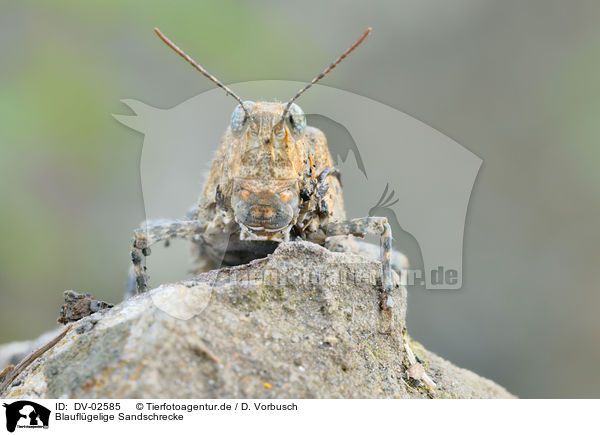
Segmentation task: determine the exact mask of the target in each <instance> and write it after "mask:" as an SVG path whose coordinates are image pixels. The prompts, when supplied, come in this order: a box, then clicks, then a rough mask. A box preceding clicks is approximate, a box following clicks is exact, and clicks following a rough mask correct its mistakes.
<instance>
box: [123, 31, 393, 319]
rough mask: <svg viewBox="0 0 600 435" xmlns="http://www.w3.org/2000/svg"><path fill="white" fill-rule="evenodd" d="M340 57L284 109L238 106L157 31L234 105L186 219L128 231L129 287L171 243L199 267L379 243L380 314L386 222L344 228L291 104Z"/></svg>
mask: <svg viewBox="0 0 600 435" xmlns="http://www.w3.org/2000/svg"><path fill="white" fill-rule="evenodd" d="M369 31H370V30H368V31H367V32H365V34H364V35H363V36H362V38H361V39H359V41H358V42H357V43H355V44H354V45H353V46H352V47H350V49H349V50H347V51H346V52H345V53H344V54H343V55H342V56H341V57H340V58H338V60H336V61H335V62H334V63H333V64H332V65H331V66H330V67H329V68H328V69H326V70H325V71H324V72H323V73H321V74H320V75H319V76H317V77H316V78H315V79H314V80H313V81H312V82H310V83H309V84H308V85H307V86H305V88H303V89H302V90H301V91H299V92H298V93H297V94H296V96H294V97H293V98H292V99H291V100H290V101H288V102H287V103H276V102H252V101H245V102H242V101H241V99H240V98H239V97H237V96H236V95H235V94H233V92H232V91H231V90H230V89H229V88H227V87H226V86H224V85H223V84H221V83H220V82H218V80H216V79H215V78H214V77H213V76H211V75H210V74H208V73H207V72H206V71H205V70H204V69H203V68H202V67H200V66H199V65H198V64H196V63H195V62H194V61H193V60H192V59H191V58H190V57H189V56H187V55H185V53H183V52H182V51H181V50H180V49H179V48H178V47H177V46H175V45H174V44H173V43H172V42H171V41H169V40H168V39H167V38H166V37H165V36H164V35H162V34H161V33H160V32H159V31H157V33H158V34H159V36H160V37H161V38H162V39H163V40H164V41H165V42H166V43H167V44H168V45H170V46H171V47H172V48H173V49H174V50H176V51H177V52H178V53H179V54H180V55H181V56H182V57H184V58H185V59H186V60H187V61H188V62H190V63H191V64H192V65H194V67H196V68H197V69H198V70H199V71H201V72H202V73H203V74H204V75H205V76H207V77H208V78H209V79H211V80H212V81H214V82H215V83H217V85H219V86H220V87H222V88H223V89H225V90H226V91H227V92H228V93H229V94H231V95H233V96H234V98H236V100H237V101H238V102H239V104H238V106H237V107H236V109H235V110H234V112H233V115H232V118H231V122H230V125H229V127H228V128H227V130H226V132H225V134H224V136H223V139H222V141H221V145H220V146H219V148H218V150H217V153H216V156H215V158H214V161H213V165H212V168H211V170H210V172H209V174H208V177H207V180H206V183H205V187H204V192H203V194H202V195H201V197H200V199H199V200H198V202H197V203H196V205H195V206H194V207H193V208H192V209H191V210H190V212H189V213H188V216H187V219H186V220H181V221H168V222H152V221H151V222H147V223H145V224H143V225H142V226H141V227H140V228H139V229H137V230H136V231H135V238H134V243H133V247H132V262H133V272H134V278H135V281H133V280H132V285H131V287H137V290H138V291H144V290H145V289H146V288H147V276H146V271H145V266H144V265H143V257H144V256H147V255H149V254H150V246H151V245H153V244H155V243H157V242H160V241H168V240H169V239H171V238H174V237H178V238H184V239H188V240H190V241H192V242H193V246H194V251H195V254H196V257H197V260H199V261H203V262H205V263H208V264H205V266H208V267H218V266H220V265H221V264H224V265H234V264H241V263H244V262H247V261H249V260H251V259H253V258H258V257H262V256H264V255H266V254H268V253H270V252H272V251H273V250H274V248H275V247H276V245H277V243H279V242H281V241H287V240H295V239H303V240H308V241H312V242H314V243H318V244H326V242H327V240H328V239H329V238H330V237H333V236H347V235H352V236H356V237H364V236H365V235H366V234H376V235H379V236H381V256H382V277H383V279H382V282H383V298H382V300H383V308H384V309H386V310H387V308H389V301H390V300H391V299H390V298H389V294H390V292H391V291H392V288H393V283H392V275H391V257H392V235H391V231H390V226H389V224H388V222H387V219H386V218H382V217H366V218H359V219H353V220H351V221H346V220H345V219H346V214H345V211H344V202H343V197H342V188H341V184H340V176H339V173H338V171H337V170H336V169H335V168H334V167H333V163H332V159H331V155H330V153H329V150H328V148H327V139H326V138H325V135H324V134H323V133H322V132H321V131H320V130H318V129H316V128H313V127H310V126H307V125H306V117H305V115H304V113H303V111H302V109H301V108H300V107H299V106H298V105H296V104H295V103H294V102H293V101H294V100H295V99H296V98H297V97H298V96H299V95H301V94H302V93H303V92H304V91H305V90H306V89H308V88H309V87H310V86H312V84H314V83H316V81H318V80H319V79H320V78H321V77H323V76H324V75H325V74H326V73H327V72H329V71H330V70H331V69H332V68H333V67H334V66H335V65H337V63H339V62H340V61H341V60H342V59H343V58H344V57H345V56H346V55H347V54H348V53H349V52H350V51H352V50H353V49H354V48H355V47H356V46H357V45H358V44H359V43H360V42H362V40H363V39H364V38H365V37H366V36H367V35H368V33H369Z"/></svg>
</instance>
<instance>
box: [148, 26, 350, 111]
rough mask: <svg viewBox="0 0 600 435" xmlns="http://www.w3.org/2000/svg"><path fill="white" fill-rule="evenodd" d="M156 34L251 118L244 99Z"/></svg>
mask: <svg viewBox="0 0 600 435" xmlns="http://www.w3.org/2000/svg"><path fill="white" fill-rule="evenodd" d="M154 33H156V34H157V35H158V37H159V38H160V39H162V40H163V42H164V43H165V44H167V45H168V46H169V47H171V48H172V49H173V50H174V51H175V52H176V53H177V54H178V55H180V56H181V57H183V58H184V59H185V60H186V61H188V63H190V64H191V65H192V66H193V67H194V68H196V69H197V70H198V71H200V72H201V73H202V75H204V77H206V78H207V79H208V80H210V81H211V82H213V83H214V84H215V85H217V86H218V87H220V88H221V89H223V90H224V91H225V92H226V93H227V94H228V95H231V96H232V97H233V98H235V100H236V101H237V102H238V103H240V106H242V109H244V112H245V113H246V116H247V117H250V113H248V110H247V109H246V106H244V102H243V101H242V99H241V98H240V97H238V96H237V95H236V94H235V93H234V92H233V91H232V90H231V89H229V88H228V87H227V86H225V85H224V84H223V83H221V82H220V81H219V79H217V78H216V77H215V76H213V75H212V74H211V73H209V72H208V71H206V70H205V69H204V68H203V67H202V66H200V65H198V64H197V63H196V61H195V60H194V59H192V58H191V57H190V56H188V55H187V54H185V52H184V51H183V50H182V49H181V48H179V47H178V46H177V45H176V44H175V43H174V42H173V41H171V40H170V39H169V38H167V37H166V36H165V35H164V33H162V32H161V31H160V30H159V29H158V27H155V28H154ZM340 60H341V59H340Z"/></svg>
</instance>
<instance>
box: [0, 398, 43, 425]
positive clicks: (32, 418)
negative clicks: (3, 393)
mask: <svg viewBox="0 0 600 435" xmlns="http://www.w3.org/2000/svg"><path fill="white" fill-rule="evenodd" d="M3 406H4V407H5V408H6V430H8V431H9V432H14V431H15V429H16V428H17V427H18V428H44V429H47V428H48V422H49V420H50V410H49V409H48V408H45V407H43V406H42V405H38V404H37V403H35V402H31V401H29V400H19V401H17V402H13V403H10V404H6V403H5V404H3Z"/></svg>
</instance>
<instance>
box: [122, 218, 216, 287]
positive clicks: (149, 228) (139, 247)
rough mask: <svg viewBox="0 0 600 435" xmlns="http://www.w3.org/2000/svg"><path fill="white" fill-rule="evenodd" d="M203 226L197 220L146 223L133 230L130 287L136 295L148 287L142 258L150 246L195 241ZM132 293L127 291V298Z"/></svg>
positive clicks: (148, 252) (148, 253) (148, 251)
mask: <svg viewBox="0 0 600 435" xmlns="http://www.w3.org/2000/svg"><path fill="white" fill-rule="evenodd" d="M205 226H206V225H205V224H202V223H201V222H200V221H197V220H187V221H148V222H145V223H143V224H142V225H140V227H139V228H137V229H136V230H134V232H133V234H134V237H133V246H132V247H131V262H132V264H133V266H132V269H133V277H134V279H130V285H132V284H134V285H135V288H136V289H137V292H138V293H142V292H145V291H146V290H147V285H148V277H147V275H146V266H144V265H143V264H142V263H143V260H144V257H147V256H148V255H150V246H152V245H154V244H155V243H158V242H161V241H168V240H170V239H174V238H181V239H188V240H197V239H199V238H200V237H201V234H202V232H203V231H204V228H205ZM130 293H132V291H131V289H128V296H130Z"/></svg>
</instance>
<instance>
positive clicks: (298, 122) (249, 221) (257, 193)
mask: <svg viewBox="0 0 600 435" xmlns="http://www.w3.org/2000/svg"><path fill="white" fill-rule="evenodd" d="M244 109H245V110H244ZM283 112H284V106H283V105H282V104H280V103H269V102H258V103H254V102H251V101H247V102H244V108H242V107H241V105H238V107H237V108H236V109H235V110H234V112H233V116H232V118H231V125H230V129H231V134H232V135H233V136H234V137H235V138H236V140H237V141H238V144H239V145H238V147H237V150H238V152H237V155H236V156H233V162H232V165H231V171H232V174H231V175H232V179H233V186H232V197H231V204H232V208H233V212H234V215H235V219H236V221H237V222H238V223H239V224H240V226H241V228H242V230H243V231H242V236H243V237H248V238H262V239H268V240H279V239H281V238H282V237H283V238H285V234H284V233H286V232H287V230H288V229H289V227H290V226H291V225H292V224H294V223H295V220H296V218H297V217H298V212H299V189H300V187H299V178H300V176H301V172H302V169H301V168H302V161H303V158H304V152H305V147H304V146H303V145H302V143H300V142H302V139H303V138H304V130H305V128H306V117H305V116H304V113H303V112H302V109H300V107H298V106H297V105H295V104H294V105H293V108H292V109H291V110H290V111H289V114H288V115H287V116H286V118H285V119H282V115H283Z"/></svg>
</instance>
